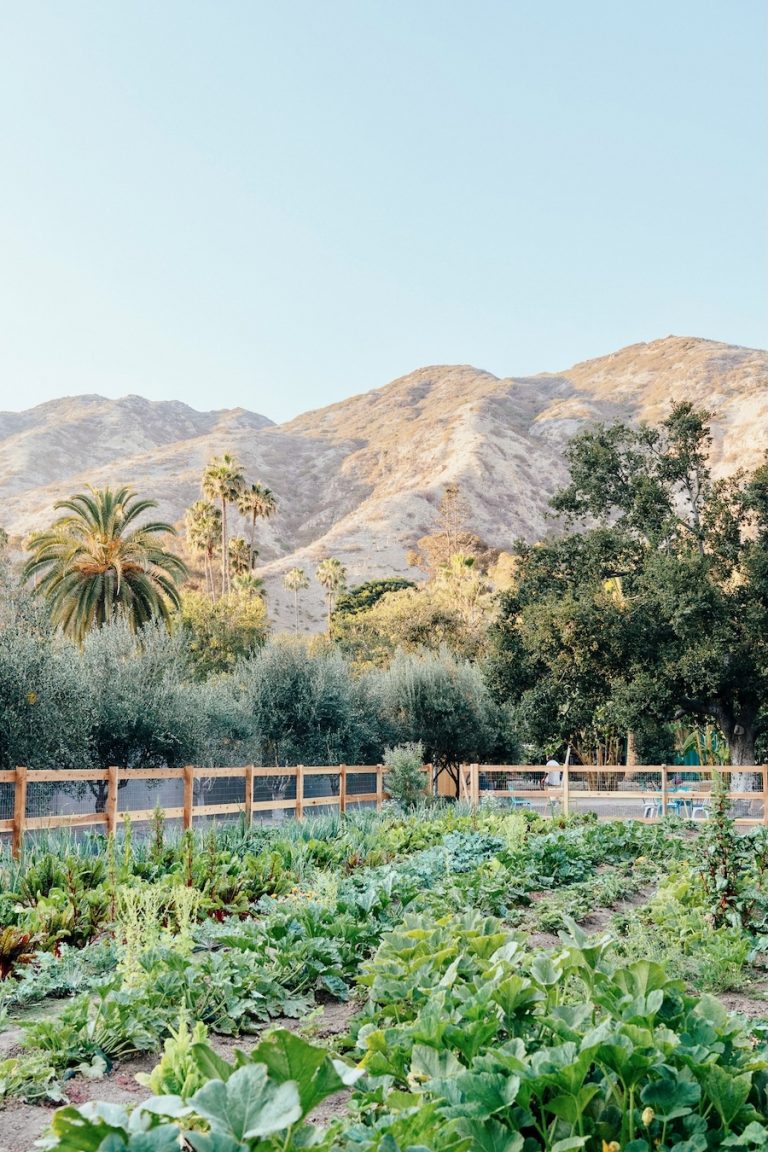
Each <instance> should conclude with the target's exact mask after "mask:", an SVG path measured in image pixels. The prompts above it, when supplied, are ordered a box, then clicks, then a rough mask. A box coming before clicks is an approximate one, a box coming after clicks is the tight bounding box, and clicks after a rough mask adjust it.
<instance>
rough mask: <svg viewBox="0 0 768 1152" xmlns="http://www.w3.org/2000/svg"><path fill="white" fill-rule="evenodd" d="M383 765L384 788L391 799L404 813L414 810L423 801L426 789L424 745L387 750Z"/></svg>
mask: <svg viewBox="0 0 768 1152" xmlns="http://www.w3.org/2000/svg"><path fill="white" fill-rule="evenodd" d="M384 764H385V767H386V769H387V771H386V775H385V782H386V788H387V792H388V793H389V795H390V796H391V798H392V799H393V800H394V801H395V802H396V803H397V804H399V805H400V806H401V807H402V808H403V809H405V811H409V810H411V809H413V808H415V807H416V805H417V804H418V803H419V802H420V801H423V800H424V792H425V787H426V776H425V774H424V771H423V767H424V745H423V744H421V743H410V744H399V745H398V746H397V747H396V748H387V749H386V751H385V752H384Z"/></svg>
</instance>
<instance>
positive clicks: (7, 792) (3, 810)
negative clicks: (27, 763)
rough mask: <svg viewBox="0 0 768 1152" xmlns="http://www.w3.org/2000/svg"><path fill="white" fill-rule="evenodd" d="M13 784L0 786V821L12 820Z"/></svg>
mask: <svg viewBox="0 0 768 1152" xmlns="http://www.w3.org/2000/svg"><path fill="white" fill-rule="evenodd" d="M13 793H14V785H13V784H5V783H2V784H0V820H12V819H13Z"/></svg>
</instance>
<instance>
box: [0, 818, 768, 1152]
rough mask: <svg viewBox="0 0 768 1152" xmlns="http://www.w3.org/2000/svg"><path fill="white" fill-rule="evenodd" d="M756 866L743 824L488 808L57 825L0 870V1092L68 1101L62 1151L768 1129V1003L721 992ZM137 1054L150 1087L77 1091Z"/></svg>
mask: <svg viewBox="0 0 768 1152" xmlns="http://www.w3.org/2000/svg"><path fill="white" fill-rule="evenodd" d="M767 876H768V838H767V837H766V835H765V834H764V833H763V832H762V830H757V831H756V832H754V833H751V834H749V835H747V836H737V835H736V833H735V831H734V829H733V828H732V826H731V825H730V824H729V823H728V821H727V820H725V819H723V820H720V821H717V820H715V821H713V823H712V825H711V826H710V827H708V828H707V830H706V831H704V832H701V831H700V830H697V831H693V830H692V829H690V828H688V827H686V826H685V825H682V824H674V823H670V822H665V823H664V824H663V825H641V824H634V823H618V822H617V823H615V824H605V823H603V824H600V825H598V824H597V823H595V822H594V821H590V820H589V819H588V818H583V817H582V818H571V819H569V820H562V819H560V820H554V821H553V820H545V819H543V818H540V817H538V816H535V815H533V814H531V813H520V812H510V811H508V810H502V809H496V808H494V807H488V808H480V809H479V810H476V811H469V810H464V809H462V808H461V807H460V806H453V807H445V808H440V807H435V808H428V809H424V810H422V811H419V812H416V813H413V814H410V815H405V814H403V813H401V812H398V811H396V810H393V811H391V812H386V811H385V812H383V813H382V814H380V815H376V814H374V813H366V812H361V813H356V814H354V815H350V816H347V817H345V818H343V819H316V820H314V821H308V822H307V823H305V824H303V825H300V824H286V825H283V826H281V827H272V828H258V829H252V830H246V829H245V828H239V827H238V828H234V827H231V828H227V829H223V830H218V831H211V832H209V833H208V834H207V835H205V836H199V835H197V834H193V833H186V834H184V835H183V836H181V837H173V838H170V837H169V836H167V835H166V833H165V829H164V827H163V821H162V818H161V817H160V816H159V815H158V817H157V819H156V821H155V825H154V828H153V830H152V834H151V835H150V836H149V837H148V838H147V839H145V840H142V841H141V842H139V841H138V840H136V839H135V838H134V837H132V836H131V833H130V829H129V830H128V832H127V835H126V836H125V838H123V839H121V840H119V841H117V842H115V841H108V842H106V841H104V840H103V839H96V838H94V839H92V840H86V841H80V842H78V843H75V842H74V841H67V840H65V839H61V838H59V839H57V840H56V841H53V842H50V843H48V844H46V843H41V842H39V843H37V845H35V846H31V847H29V848H28V850H27V853H26V856H25V858H24V860H23V861H22V862H21V863H19V864H15V863H13V862H12V861H10V860H9V859H7V858H4V860H3V867H2V874H1V877H0V884H1V891H0V966H1V967H0V971H1V973H2V977H3V979H2V983H0V1012H1V1013H2V1016H1V1017H0V1019H1V1021H2V1028H3V1030H5V1032H6V1033H7V1034H13V1035H14V1036H16V1035H18V1044H17V1046H16V1049H15V1050H14V1051H13V1052H12V1053H11V1054H10V1055H8V1056H7V1057H6V1059H5V1060H3V1061H0V1100H2V1102H3V1103H4V1104H5V1105H6V1107H8V1108H9V1109H12V1108H13V1107H14V1101H15V1100H19V1099H23V1100H26V1101H32V1102H40V1103H43V1102H46V1101H48V1102H58V1103H60V1104H61V1105H62V1107H61V1108H60V1109H59V1110H58V1111H57V1112H56V1113H55V1114H54V1116H53V1121H52V1129H51V1131H50V1133H49V1135H48V1136H47V1137H46V1138H45V1140H44V1144H43V1146H44V1147H48V1148H57V1149H66V1150H69V1152H85V1150H88V1149H93V1150H97V1149H100V1150H102V1152H117V1150H121V1149H128V1148H130V1149H131V1150H133V1152H150V1150H155V1152H156V1150H161V1152H171V1150H174V1152H176V1150H178V1149H179V1148H180V1147H181V1148H187V1149H194V1150H195V1152H240V1150H250V1152H253V1150H262V1149H264V1150H267V1149H269V1150H272V1149H274V1150H276V1152H277V1150H281V1152H287V1150H288V1149H292V1148H305V1147H308V1146H312V1147H315V1148H321V1149H329V1150H330V1149H333V1150H338V1152H367V1150H368V1149H377V1150H378V1149H381V1152H398V1149H403V1150H405V1149H417V1148H418V1149H424V1148H426V1149H434V1150H436V1152H443V1150H445V1152H463V1150H464V1149H467V1150H470V1149H480V1150H482V1152H539V1150H545V1149H546V1150H549V1152H570V1150H572V1149H574V1150H575V1149H579V1148H586V1149H590V1150H591V1149H595V1150H597V1152H606V1150H608V1152H618V1150H619V1149H621V1152H650V1150H651V1149H662V1150H663V1149H670V1150H671V1149H676V1150H677V1152H706V1150H707V1149H711V1148H721V1147H722V1148H731V1147H734V1148H736V1147H738V1148H747V1149H750V1148H754V1149H756V1148H766V1147H768V1122H767V1121H766V1116H767V1115H768V1020H763V1019H762V1015H761V1005H760V1002H759V1001H758V1000H755V1004H756V1007H754V1006H753V1007H754V1011H752V1013H751V1015H750V1017H749V1018H748V1017H746V1016H738V1015H734V1014H731V1013H730V1012H729V1011H728V1010H727V1008H726V1007H725V1006H724V1004H723V1002H722V1000H721V998H720V997H721V996H723V995H724V994H726V993H733V992H739V991H740V992H741V993H742V995H744V994H747V993H749V992H750V989H753V988H754V986H755V985H756V984H757V985H759V983H760V980H761V979H762V962H763V958H764V955H765V953H766V952H768V882H767V880H766V877H767ZM335 1002H347V1003H348V1004H349V1019H348V1022H347V1023H346V1024H345V1028H344V1030H343V1031H341V1032H339V1033H338V1034H337V1035H334V1036H332V1037H328V1038H326V1039H325V1040H324V1041H322V1042H320V1041H319V1040H318V1039H317V1036H316V1032H317V1029H316V1027H313V1020H314V1018H315V1012H314V1010H315V1009H316V1008H317V1006H318V1005H327V1004H331V1003H335ZM766 1014H767V1015H768V1003H766ZM275 1022H276V1023H277V1024H278V1025H279V1027H276V1028H275V1027H273V1024H274V1023H275ZM222 1036H225V1037H236V1038H240V1039H239V1043H240V1044H241V1045H242V1051H240V1052H239V1053H235V1054H234V1055H232V1052H231V1051H230V1052H229V1054H228V1055H226V1056H224V1055H222V1054H221V1049H220V1047H218V1046H217V1039H218V1038H220V1037H222ZM0 1040H2V1033H0ZM148 1052H149V1053H156V1054H157V1058H158V1063H157V1066H156V1067H155V1068H154V1070H153V1071H152V1072H151V1073H150V1074H149V1075H148V1076H146V1077H145V1081H146V1091H147V1099H146V1100H145V1101H144V1102H143V1103H141V1104H140V1105H138V1106H136V1107H134V1108H133V1109H132V1110H129V1109H127V1108H125V1107H123V1106H122V1105H116V1104H96V1103H88V1104H84V1105H80V1106H74V1105H72V1104H67V1091H68V1085H69V1084H70V1083H71V1082H72V1077H73V1076H77V1077H79V1078H80V1079H82V1078H87V1079H89V1080H90V1081H91V1083H92V1096H93V1099H94V1100H98V1099H99V1087H100V1085H101V1084H103V1083H104V1078H109V1077H110V1076H111V1075H112V1074H113V1072H114V1070H115V1069H121V1068H125V1067H130V1064H129V1063H128V1062H130V1060H131V1059H132V1058H133V1057H135V1055H136V1054H137V1053H148ZM328 1097H337V1107H336V1108H335V1110H334V1115H333V1118H332V1119H330V1121H329V1120H328V1115H327V1113H324V1112H323V1111H322V1110H321V1112H320V1114H319V1115H318V1112H317V1109H318V1107H319V1106H321V1105H322V1106H323V1107H324V1105H323V1102H324V1101H326V1098H328ZM313 1117H314V1121H313ZM1 1124H2V1113H0V1125H1Z"/></svg>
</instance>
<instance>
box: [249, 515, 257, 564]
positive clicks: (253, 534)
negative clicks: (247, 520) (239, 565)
mask: <svg viewBox="0 0 768 1152" xmlns="http://www.w3.org/2000/svg"><path fill="white" fill-rule="evenodd" d="M255 543H256V513H255V511H254V513H253V519H252V520H251V546H250V549H249V552H248V571H249V572H250V571H251V569H252V568H253V548H254V544H255Z"/></svg>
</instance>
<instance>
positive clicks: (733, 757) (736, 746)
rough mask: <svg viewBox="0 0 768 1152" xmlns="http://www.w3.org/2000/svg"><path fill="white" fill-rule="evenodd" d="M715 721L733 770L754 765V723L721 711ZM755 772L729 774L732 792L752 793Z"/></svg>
mask: <svg viewBox="0 0 768 1152" xmlns="http://www.w3.org/2000/svg"><path fill="white" fill-rule="evenodd" d="M717 721H718V724H719V727H720V729H721V731H722V732H723V735H724V736H725V738H726V740H727V741H728V752H729V755H730V761H731V766H732V767H733V768H742V767H744V768H749V767H751V766H752V765H753V764H754V763H755V723H754V720H753V719H752V717H745V716H740V717H739V718H738V719H737V718H736V717H734V716H733V715H730V714H728V713H725V712H723V711H721V712H720V713H719V714H718V716H717ZM758 778H759V777H758V774H757V773H756V772H746V771H745V772H733V773H731V790H732V791H733V792H754V791H755V789H756V788H757V781H758Z"/></svg>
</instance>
